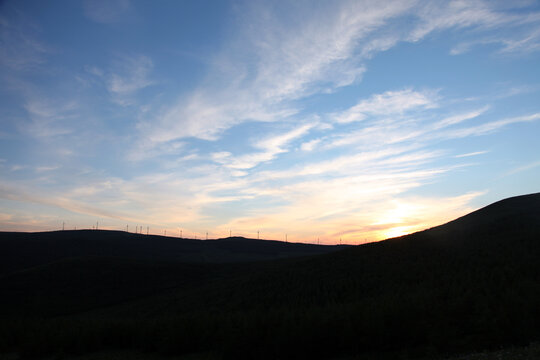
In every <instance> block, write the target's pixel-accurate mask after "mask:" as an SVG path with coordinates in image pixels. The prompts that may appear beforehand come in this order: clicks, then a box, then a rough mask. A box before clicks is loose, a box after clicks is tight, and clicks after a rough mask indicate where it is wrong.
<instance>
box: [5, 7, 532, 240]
mask: <svg viewBox="0 0 540 360" xmlns="http://www.w3.org/2000/svg"><path fill="white" fill-rule="evenodd" d="M0 124H1V127H0V229H1V230H17V231H41V230H53V229H60V228H61V227H62V223H63V222H65V226H66V228H68V229H72V228H75V227H77V228H79V229H80V228H91V227H92V226H93V225H94V224H96V222H99V225H100V228H107V229H125V228H126V226H127V225H129V228H130V230H134V229H135V227H136V226H143V227H144V229H145V230H146V228H147V226H148V227H149V228H150V232H151V233H163V231H164V230H167V234H169V235H175V236H177V235H178V234H179V231H180V229H182V233H183V236H185V237H195V236H197V237H199V238H201V237H204V236H205V234H206V231H208V233H209V237H224V236H228V235H229V231H230V230H231V231H232V233H233V234H235V235H244V236H251V237H255V236H256V234H257V231H260V236H261V237H263V238H269V239H278V240H283V239H284V237H285V234H288V239H289V241H301V242H316V241H317V239H320V242H321V243H336V242H339V239H340V238H341V239H342V241H343V242H348V243H354V244H356V243H362V242H366V241H373V240H380V239H383V238H386V237H390V236H397V235H401V234H404V233H407V232H412V231H416V230H420V229H424V228H427V227H430V226H434V225H437V224H440V223H443V222H445V221H448V220H451V219H453V218H455V217H458V216H460V215H463V214H465V213H467V212H470V211H472V210H474V209H477V208H479V207H481V206H484V205H487V204H489V203H491V202H493V201H496V200H499V199H502V198H505V197H509V196H513V195H519V194H525V193H532V192H538V191H540V136H539V135H540V3H539V2H538V1H511V2H509V1H485V2H484V1H474V0H467V1H441V2H437V1H414V0H411V1H407V0H399V1H380V0H377V1H289V2H280V1H131V0H107V1H101V0H90V1H71V0H70V1H26V0H22V1H4V2H2V3H1V5H0Z"/></svg>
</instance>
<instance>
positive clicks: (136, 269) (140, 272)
mask: <svg viewBox="0 0 540 360" xmlns="http://www.w3.org/2000/svg"><path fill="white" fill-rule="evenodd" d="M539 241H540V194H534V195H529V196H525V197H518V198H512V199H507V200H504V201H502V202H499V203H496V204H493V205H491V206H489V207H487V208H484V209H482V210H480V211H478V212H475V213H473V214H470V215H468V216H465V217H463V218H460V219H457V220H455V221H453V222H450V223H448V224H445V225H443V226H440V227H437V228H433V229H430V230H427V231H424V232H420V233H416V234H413V235H409V236H405V237H402V238H399V239H391V240H388V241H384V242H381V243H376V244H368V245H365V246H360V247H355V248H351V249H347V250H343V251H340V252H336V253H332V254H327V255H323V256H316V257H311V258H306V259H290V260H281V261H277V262H267V263H245V264H221V265H206V266H201V265H194V264H192V265H191V267H190V268H186V267H185V266H187V265H183V264H171V263H163V264H161V265H159V266H158V265H156V264H153V265H152V264H148V263H142V264H141V263H140V262H137V263H136V264H133V263H129V262H128V263H127V264H126V263H123V264H119V263H118V262H116V261H114V262H113V263H112V265H110V266H111V267H112V268H109V267H108V266H109V265H107V264H103V263H100V262H99V261H102V260H99V261H97V263H96V264H81V263H78V262H75V263H71V264H68V267H67V268H64V269H62V270H58V271H57V270H55V269H52V270H51V268H50V266H49V267H48V270H47V271H43V269H37V270H33V271H30V272H29V274H26V275H24V276H27V277H26V278H25V277H24V276H23V278H24V279H26V280H24V279H19V278H13V277H12V276H15V275H12V276H8V277H4V279H3V281H2V282H3V284H4V285H5V284H11V286H16V284H24V285H22V286H21V287H20V288H19V290H20V291H22V292H24V290H25V289H28V288H34V287H35V285H36V283H38V282H42V283H44V284H47V286H49V287H47V286H44V290H43V294H42V295H41V298H40V300H39V301H37V304H36V306H34V307H32V309H34V311H38V312H41V314H42V315H43V316H50V315H51V314H56V315H58V314H61V313H62V311H61V309H62V308H63V309H70V310H69V313H70V314H72V315H71V316H69V317H66V316H63V317H54V318H48V320H43V321H42V320H40V321H36V320H32V319H35V318H32V317H31V318H30V319H28V320H20V319H19V320H18V322H17V321H13V322H11V323H10V331H9V334H6V336H7V337H0V338H3V339H4V340H3V342H4V348H5V349H10V348H11V349H14V348H17V347H19V348H21V347H24V349H25V350H26V351H28V352H30V353H32V352H33V353H47V352H54V351H58V349H59V348H63V349H64V350H66V351H73V352H77V351H78V352H85V351H95V350H100V349H103V348H108V347H124V348H143V349H146V350H148V351H159V352H162V353H169V354H182V353H189V352H197V351H215V352H217V353H218V354H220V356H224V357H229V358H242V357H244V358H253V357H258V358H261V357H267V358H287V357H294V356H296V357H299V358H303V357H310V358H326V357H333V356H344V357H346V356H362V357H363V358H377V359H379V358H384V357H385V356H387V357H388V358H394V357H395V356H401V357H402V358H418V357H423V356H427V357H429V358H433V357H435V356H439V355H440V354H444V353H452V352H463V351H472V350H481V349H484V348H490V347H498V346H501V345H505V344H523V343H527V342H528V341H530V340H534V339H538V337H539V336H540V333H539V330H540V310H539V309H540V307H539V306H538V304H540V267H539V266H538V260H540V242H539ZM55 266H56V265H55ZM161 266H162V267H161ZM116 267H120V268H122V267H124V270H119V269H118V268H116ZM74 269H78V270H77V271H78V272H77V271H74ZM81 269H89V270H87V273H89V274H90V275H89V277H88V278H85V277H84V276H83V275H81V271H82V270H81ZM97 269H109V270H105V271H106V272H107V271H109V275H107V277H111V278H112V279H115V278H116V280H114V281H112V283H110V284H109V285H107V282H105V284H103V283H102V280H100V279H102V277H99V276H98V277H94V276H93V275H91V274H94V272H95V271H97ZM123 271H124V272H123ZM70 272H71V273H72V274H74V277H73V278H71V280H70V281H73V279H82V280H84V282H85V284H87V285H86V286H87V287H88V293H89V295H88V296H91V294H94V296H95V294H96V293H100V294H104V296H105V297H107V296H111V294H114V289H115V286H119V287H118V288H117V290H118V293H119V294H120V296H124V295H125V294H129V293H130V291H134V290H133V289H137V291H139V290H141V289H142V290H144V291H142V290H141V291H140V292H137V291H135V293H134V294H133V296H132V297H130V298H124V301H122V302H118V301H116V302H109V303H107V302H103V303H100V302H97V303H96V302H94V303H92V306H86V307H84V306H83V307H78V306H79V305H80V304H81V303H83V304H84V300H82V299H85V297H84V296H82V295H81V294H76V295H75V296H72V297H70V296H67V295H65V294H64V295H61V296H58V284H57V283H58V282H60V284H63V283H62V281H58V278H56V277H57V276H58V274H62V273H70ZM83 272H84V271H83ZM43 274H48V275H43ZM51 274H52V275H51ZM55 274H56V275H55ZM111 274H116V275H111ZM16 276H21V274H16ZM47 276H49V277H55V279H56V280H54V281H53V280H49V281H47V280H46V277H47ZM86 276H88V274H87V275H86ZM58 277H59V278H62V276H58ZM13 279H15V280H13ZM69 279H70V277H69V276H68V280H69ZM144 279H146V280H144ZM10 281H11V282H10ZM51 284H53V285H51ZM115 284H120V285H115ZM145 284H147V285H145ZM164 284H168V285H169V286H164ZM62 286H64V288H65V289H66V290H67V291H69V290H70V289H73V288H77V286H75V285H74V284H73V283H69V281H68V283H67V284H65V285H62ZM62 286H60V288H62ZM47 289H49V291H48V290H47ZM78 291H80V290H78ZM154 292H157V293H156V294H155V295H153V296H151V293H154ZM113 297H114V296H113ZM13 298H16V296H14V297H13ZM27 298H30V299H32V298H33V299H35V297H32V296H30V297H27ZM51 298H52V299H56V300H51ZM19 299H21V298H20V297H19ZM128 300H129V301H128ZM3 301H4V306H3V308H4V309H8V312H9V311H11V310H14V309H15V310H16V309H20V310H23V311H25V310H26V309H29V308H30V305H28V302H25V301H18V302H17V303H13V302H12V303H6V302H5V301H6V300H3ZM57 301H59V302H60V303H61V306H60V307H58V306H57V307H56V308H55V307H54V305H53V303H56V302H57ZM62 302H63V303H62ZM17 304H18V305H17ZM105 305H112V306H105ZM51 309H52V310H53V311H52V312H51ZM83 310H84V311H83ZM55 311H56V312H55ZM75 314H76V315H75ZM5 316H7V315H5ZM28 328H32V329H33V331H34V332H33V334H34V335H33V336H27V335H26V336H25V335H24V334H27V333H28V331H27V330H28ZM66 329H69V330H68V331H67V332H66ZM7 332H8V331H6V333H7ZM74 334H76V336H75V335H74ZM36 335H37V336H36ZM0 345H1V344H0ZM437 354H438V355H437Z"/></svg>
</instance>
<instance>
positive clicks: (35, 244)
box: [0, 230, 346, 274]
mask: <svg viewBox="0 0 540 360" xmlns="http://www.w3.org/2000/svg"><path fill="white" fill-rule="evenodd" d="M345 247H346V245H343V246H323V245H313V244H302V243H285V242H281V241H272V240H257V239H248V238H244V237H231V238H223V239H218V240H194V239H180V238H174V237H166V236H158V235H142V234H134V233H128V232H124V231H109V230H66V231H51V232H38V233H16V232H0V274H2V273H7V272H10V271H16V270H22V269H25V268H28V267H33V266H38V265H44V264H47V263H51V262H55V261H59V260H62V259H68V258H75V257H88V256H90V257H121V258H129V259H139V260H153V261H175V262H189V263H232V262H242V261H260V260H272V259H279V258H286V257H294V256H309V255H316V254H323V253H327V252H331V251H336V250H338V249H340V248H345Z"/></svg>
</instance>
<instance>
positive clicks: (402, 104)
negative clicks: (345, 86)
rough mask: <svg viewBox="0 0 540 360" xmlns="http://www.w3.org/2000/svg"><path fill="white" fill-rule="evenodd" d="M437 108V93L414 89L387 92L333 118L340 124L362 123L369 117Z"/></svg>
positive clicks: (363, 101)
mask: <svg viewBox="0 0 540 360" xmlns="http://www.w3.org/2000/svg"><path fill="white" fill-rule="evenodd" d="M434 107H437V95H436V92H434V91H432V92H428V91H424V92H418V91H414V90H412V89H404V90H398V91H387V92H385V93H383V94H375V95H372V96H371V97H370V98H369V99H365V100H362V101H360V102H359V103H358V104H356V105H355V106H353V107H351V108H350V109H348V110H347V111H344V112H342V113H339V114H335V115H334V116H333V118H334V119H335V121H337V122H340V123H349V122H353V121H360V120H363V119H365V118H366V117H367V116H370V115H374V116H381V115H401V114H403V113H405V112H406V111H408V110H412V109H415V110H418V109H430V108H434Z"/></svg>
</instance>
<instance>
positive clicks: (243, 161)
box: [213, 124, 315, 174]
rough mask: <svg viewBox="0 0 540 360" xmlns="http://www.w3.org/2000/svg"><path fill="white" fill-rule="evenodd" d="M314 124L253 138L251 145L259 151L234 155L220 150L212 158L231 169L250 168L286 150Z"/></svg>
mask: <svg viewBox="0 0 540 360" xmlns="http://www.w3.org/2000/svg"><path fill="white" fill-rule="evenodd" d="M314 126H315V124H305V125H302V126H300V127H297V128H295V129H293V130H290V131H288V132H285V133H283V134H279V135H274V136H271V137H267V138H263V139H254V141H253V146H254V147H255V148H258V149H260V150H261V151H259V152H255V153H250V154H243V155H240V156H236V157H235V156H232V154H231V153H228V152H220V153H215V154H213V159H214V161H216V162H218V163H220V164H222V165H225V166H226V167H229V168H232V169H240V170H245V169H251V168H253V167H255V166H257V165H258V164H259V163H261V162H266V161H270V160H272V159H274V158H275V157H276V156H277V155H278V154H281V153H285V152H287V151H288V150H287V149H286V146H287V145H288V144H289V143H290V142H291V141H293V140H295V139H298V138H299V137H301V136H303V135H305V134H306V133H307V132H308V131H309V130H310V129H311V128H313V127H314ZM241 174H243V173H241Z"/></svg>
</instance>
